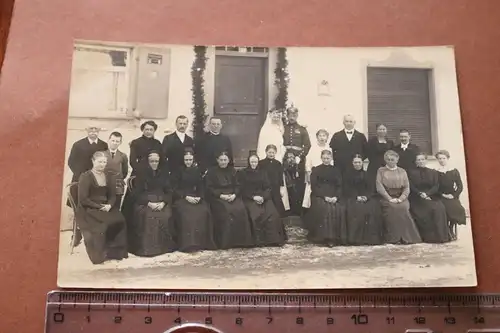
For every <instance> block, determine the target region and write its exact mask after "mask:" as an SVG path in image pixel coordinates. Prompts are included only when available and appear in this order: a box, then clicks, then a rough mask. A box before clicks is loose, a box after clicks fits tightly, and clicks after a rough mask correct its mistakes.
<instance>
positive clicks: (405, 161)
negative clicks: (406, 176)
mask: <svg viewBox="0 0 500 333" xmlns="http://www.w3.org/2000/svg"><path fill="white" fill-rule="evenodd" d="M410 139H411V135H410V132H409V131H408V130H406V129H402V130H401V131H399V144H398V145H396V146H395V147H394V151H395V152H396V153H398V154H399V162H398V167H400V168H403V169H405V170H406V171H408V170H410V169H413V168H415V167H416V165H415V159H416V158H417V154H418V153H419V152H420V149H419V148H418V146H417V145H416V144H413V143H410Z"/></svg>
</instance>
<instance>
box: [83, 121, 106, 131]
mask: <svg viewBox="0 0 500 333" xmlns="http://www.w3.org/2000/svg"><path fill="white" fill-rule="evenodd" d="M93 128H95V129H97V130H98V131H102V130H103V128H102V127H101V125H99V123H98V122H97V121H95V120H94V121H90V122H89V123H88V124H87V126H86V127H85V129H86V130H89V129H93Z"/></svg>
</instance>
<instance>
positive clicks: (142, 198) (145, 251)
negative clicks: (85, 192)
mask: <svg viewBox="0 0 500 333" xmlns="http://www.w3.org/2000/svg"><path fill="white" fill-rule="evenodd" d="M148 164H149V165H148V166H147V167H144V168H143V169H142V170H141V171H139V172H138V173H137V178H136V181H135V187H134V192H133V193H134V219H133V220H132V221H129V224H128V228H129V230H128V231H129V232H128V234H129V237H128V239H129V252H130V253H132V254H134V255H136V256H140V257H154V256H158V255H161V254H164V253H168V252H172V251H174V250H175V249H176V244H175V242H174V225H173V219H172V188H171V186H170V182H169V177H168V172H167V171H166V170H162V168H160V166H159V165H160V154H159V153H157V152H154V151H152V152H150V153H149V156H148Z"/></svg>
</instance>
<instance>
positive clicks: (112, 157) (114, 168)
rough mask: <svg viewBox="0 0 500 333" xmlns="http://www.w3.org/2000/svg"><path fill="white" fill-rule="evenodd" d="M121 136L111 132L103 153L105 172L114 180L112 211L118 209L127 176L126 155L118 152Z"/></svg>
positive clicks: (118, 133)
mask: <svg viewBox="0 0 500 333" xmlns="http://www.w3.org/2000/svg"><path fill="white" fill-rule="evenodd" d="M122 140H123V138H122V134H121V133H120V132H112V133H111V135H110V136H109V141H108V147H109V149H108V150H106V152H105V153H104V154H105V155H106V157H107V158H108V164H106V169H105V171H106V172H107V173H110V174H112V175H113V176H114V177H115V178H116V202H115V205H114V206H113V207H112V209H117V210H119V209H120V206H121V203H122V198H123V195H124V193H125V178H127V175H128V157H127V154H125V153H124V152H122V151H120V150H119V149H118V147H120V145H121V143H122Z"/></svg>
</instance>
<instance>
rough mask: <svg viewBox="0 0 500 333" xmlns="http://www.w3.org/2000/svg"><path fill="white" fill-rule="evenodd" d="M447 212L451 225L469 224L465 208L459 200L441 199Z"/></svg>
mask: <svg viewBox="0 0 500 333" xmlns="http://www.w3.org/2000/svg"><path fill="white" fill-rule="evenodd" d="M439 200H440V201H441V202H442V203H443V205H444V208H445V210H446V217H447V219H448V222H450V224H460V225H465V224H466V223H467V217H466V214H465V208H464V206H462V204H461V203H460V200H459V199H446V198H440V199H439Z"/></svg>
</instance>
